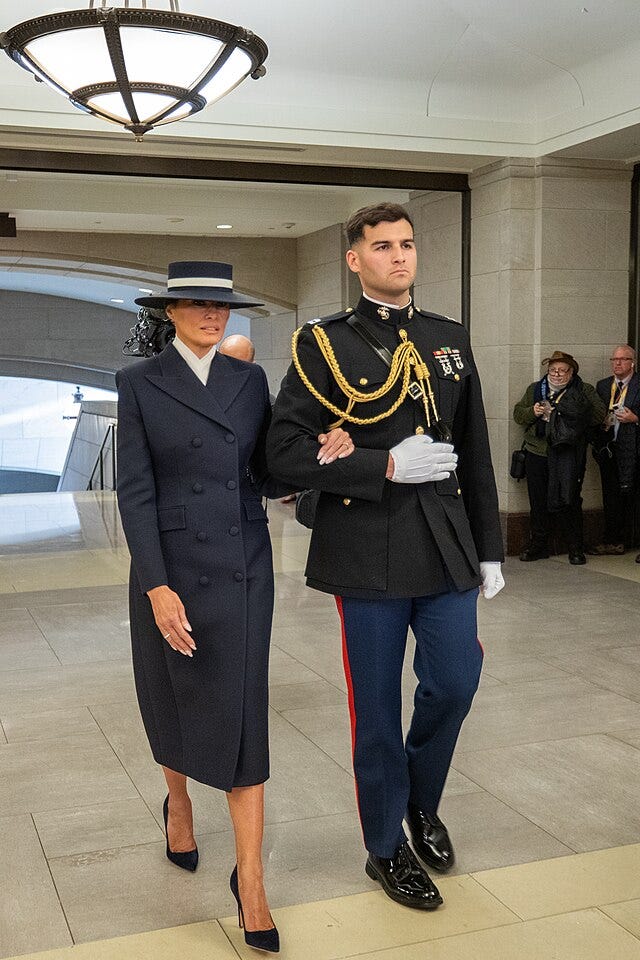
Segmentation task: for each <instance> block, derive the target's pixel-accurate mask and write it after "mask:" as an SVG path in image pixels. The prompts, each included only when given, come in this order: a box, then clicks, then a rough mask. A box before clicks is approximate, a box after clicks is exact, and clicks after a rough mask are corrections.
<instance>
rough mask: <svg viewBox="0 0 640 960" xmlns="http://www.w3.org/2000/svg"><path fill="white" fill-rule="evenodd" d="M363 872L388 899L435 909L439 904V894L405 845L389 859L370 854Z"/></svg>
mask: <svg viewBox="0 0 640 960" xmlns="http://www.w3.org/2000/svg"><path fill="white" fill-rule="evenodd" d="M365 871H366V873H367V876H368V877H371V879H372V880H377V881H378V883H379V884H380V885H381V886H382V889H383V890H384V892H385V893H386V895H387V896H388V897H390V898H391V899H392V900H395V902H396V903H401V904H402V905H403V906H405V907H413V908H414V909H415V910H435V909H436V907H439V906H440V904H441V903H442V897H441V896H440V891H439V890H438V888H437V887H436V885H435V883H434V882H433V880H432V879H431V877H430V876H429V874H428V873H427V871H426V870H425V869H424V867H423V866H422V865H421V864H420V863H419V862H418V860H417V859H416V857H415V854H414V853H413V851H412V849H411V847H410V846H409V844H408V843H406V842H405V843H403V844H402V846H400V847H398V849H397V850H396V852H395V853H394V855H393V856H392V857H391V858H390V859H387V858H386V857H377V856H376V855H375V854H374V853H370V854H369V859H368V860H367V863H366V866H365Z"/></svg>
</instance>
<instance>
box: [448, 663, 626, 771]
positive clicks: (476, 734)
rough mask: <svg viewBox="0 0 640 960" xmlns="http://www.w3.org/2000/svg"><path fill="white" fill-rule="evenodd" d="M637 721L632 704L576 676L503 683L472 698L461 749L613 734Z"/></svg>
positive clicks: (460, 742) (478, 748) (460, 745)
mask: <svg viewBox="0 0 640 960" xmlns="http://www.w3.org/2000/svg"><path fill="white" fill-rule="evenodd" d="M638 720H640V713H639V711H638V705H637V704H636V703H634V702H633V701H631V700H629V699H627V698H626V697H621V696H619V695H618V694H615V693H611V692H610V691H608V690H603V689H601V688H600V687H597V686H594V685H593V684H590V683H587V681H586V680H582V679H579V678H574V677H566V678H564V679H559V680H535V681H531V682H529V683H518V684H501V685H500V686H492V687H485V688H484V689H482V690H480V691H479V692H478V694H477V695H476V698H475V700H474V703H473V707H472V708H471V712H470V714H469V717H468V718H467V720H466V722H465V724H464V726H463V727H462V732H461V735H460V740H459V749H460V750H461V751H469V750H482V749H483V748H485V747H487V746H489V745H490V746H492V747H499V746H507V745H510V744H516V743H526V742H535V741H541V740H547V739H549V740H550V739H559V738H561V737H572V736H579V735H582V734H589V733H599V732H603V731H607V730H611V731H613V732H615V730H616V729H619V728H623V727H629V726H632V725H637V723H638ZM461 769H462V768H461ZM463 772H464V770H463Z"/></svg>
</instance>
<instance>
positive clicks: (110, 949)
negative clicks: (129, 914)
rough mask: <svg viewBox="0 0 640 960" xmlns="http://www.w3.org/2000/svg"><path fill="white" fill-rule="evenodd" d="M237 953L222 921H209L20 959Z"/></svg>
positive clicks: (219, 959) (162, 959) (230, 956)
mask: <svg viewBox="0 0 640 960" xmlns="http://www.w3.org/2000/svg"><path fill="white" fill-rule="evenodd" d="M237 957H238V955H237V953H236V952H235V950H234V949H233V947H232V946H231V944H230V943H229V940H228V939H227V937H226V936H225V935H224V933H223V931H222V928H221V927H220V924H219V923H216V922H215V921H208V922H205V923H191V924H185V925H183V926H179V927H167V928H165V929H162V930H153V931H150V932H148V933H142V934H132V935H131V936H128V937H117V938H115V939H109V940H100V941H93V942H92V943H77V944H75V945H74V946H73V947H67V948H65V949H62V950H54V951H52V952H47V953H38V954H33V953H31V954H29V955H28V956H23V957H20V958H19V960H179V958H185V960H237ZM11 960H18V958H17V957H12V958H11Z"/></svg>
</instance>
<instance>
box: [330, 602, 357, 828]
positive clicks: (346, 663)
mask: <svg viewBox="0 0 640 960" xmlns="http://www.w3.org/2000/svg"><path fill="white" fill-rule="evenodd" d="M335 601H336V607H337V608H338V616H339V617H340V629H341V631H342V663H343V665H344V676H345V680H346V681H347V699H348V702H349V720H350V722H351V761H352V762H353V759H354V757H355V752H356V708H355V702H354V698H353V681H352V680H351V665H350V664H349V654H348V652H347V634H346V632H345V627H344V611H343V609H342V597H336V598H335ZM353 780H354V783H355V786H356V805H357V807H358V816H359V817H360V826H361V827H362V817H361V816H360V798H359V797H358V779H357V777H356V776H355V769H354V776H353ZM363 835H364V830H363Z"/></svg>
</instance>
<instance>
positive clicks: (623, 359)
mask: <svg viewBox="0 0 640 960" xmlns="http://www.w3.org/2000/svg"><path fill="white" fill-rule="evenodd" d="M609 360H611V363H634V362H635V361H634V359H633V357H609Z"/></svg>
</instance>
